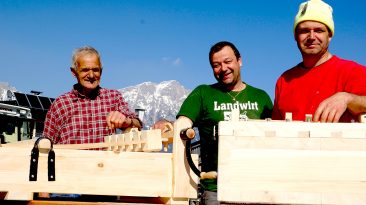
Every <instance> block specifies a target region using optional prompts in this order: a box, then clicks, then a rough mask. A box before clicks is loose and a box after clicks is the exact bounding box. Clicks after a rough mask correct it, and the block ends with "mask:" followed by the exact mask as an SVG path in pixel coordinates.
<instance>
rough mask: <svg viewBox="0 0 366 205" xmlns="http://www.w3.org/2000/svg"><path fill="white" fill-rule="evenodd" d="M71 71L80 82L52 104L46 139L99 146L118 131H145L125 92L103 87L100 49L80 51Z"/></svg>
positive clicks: (89, 48)
mask: <svg viewBox="0 0 366 205" xmlns="http://www.w3.org/2000/svg"><path fill="white" fill-rule="evenodd" d="M70 70H71V74H72V75H73V76H74V77H75V78H76V80H77V83H76V84H75V85H74V86H73V89H72V90H71V91H70V92H68V93H65V94H63V95H61V96H60V97H58V98H57V99H56V100H55V101H54V102H53V103H52V105H51V107H50V109H49V111H48V113H47V116H46V120H45V126H44V131H43V136H45V137H48V138H50V139H52V140H53V142H54V143H60V144H82V143H98V142H103V140H104V136H107V135H110V134H112V133H114V131H115V129H116V128H122V129H124V128H128V127H138V128H141V123H140V120H139V119H138V118H137V117H136V115H135V113H133V112H131V111H130V110H129V108H128V104H127V102H125V101H124V99H123V97H122V95H121V93H120V92H118V91H117V90H111V89H106V88H101V87H100V80H101V76H102V71H103V68H102V63H101V59H100V55H99V53H98V51H97V50H95V49H94V48H92V47H82V48H78V49H76V50H75V51H74V53H73V56H72V65H71V68H70Z"/></svg>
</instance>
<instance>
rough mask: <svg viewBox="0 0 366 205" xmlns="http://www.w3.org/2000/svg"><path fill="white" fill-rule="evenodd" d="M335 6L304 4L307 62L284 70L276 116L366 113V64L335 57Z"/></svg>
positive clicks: (301, 35) (313, 0) (298, 20)
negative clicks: (331, 44)
mask: <svg viewBox="0 0 366 205" xmlns="http://www.w3.org/2000/svg"><path fill="white" fill-rule="evenodd" d="M332 12H333V10H332V7H331V6H329V5H328V4H326V3H324V2H323V1H321V0H309V1H307V2H304V3H302V4H301V5H300V7H299V11H298V13H297V15H296V17H295V23H294V36H295V40H296V42H297V46H298V48H299V50H300V52H301V55H302V59H303V61H302V62H301V63H299V64H298V65H296V66H295V67H293V68H291V69H289V70H287V71H286V72H284V73H283V74H282V75H281V76H280V77H279V79H278V80H277V83H276V90H275V100H274V107H273V113H272V119H275V120H284V119H285V114H286V112H290V113H292V119H293V120H302V121H303V120H305V115H306V114H311V115H312V116H313V118H312V120H313V121H316V122H317V121H320V122H353V121H357V120H358V118H359V115H360V114H362V113H365V112H366V83H365V82H366V67H365V66H363V65H360V64H357V63H355V62H352V61H348V60H344V59H341V58H339V57H337V56H335V55H332V54H331V53H330V52H329V50H328V47H329V44H330V41H331V40H332V37H333V36H334V22H333V16H332Z"/></svg>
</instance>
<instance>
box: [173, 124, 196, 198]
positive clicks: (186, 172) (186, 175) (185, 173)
mask: <svg viewBox="0 0 366 205" xmlns="http://www.w3.org/2000/svg"><path fill="white" fill-rule="evenodd" d="M191 126H192V125H191V124H190V123H189V122H188V121H186V120H185V119H183V120H182V119H179V120H177V121H175V123H174V139H173V140H174V141H173V164H174V165H175V166H174V170H173V172H174V174H173V181H174V184H173V196H174V197H175V198H181V197H184V196H187V195H188V196H190V197H191V198H196V197H197V191H196V190H197V186H198V185H197V184H198V177H197V176H196V175H195V174H194V173H193V171H192V170H191V169H190V167H189V165H188V163H187V161H186V155H185V151H184V147H185V144H184V142H183V140H182V139H181V138H180V131H181V130H183V129H185V128H189V127H191ZM192 159H193V161H194V162H195V163H196V166H197V164H198V155H197V154H192ZM187 182H188V183H187Z"/></svg>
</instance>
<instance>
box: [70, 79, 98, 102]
mask: <svg viewBox="0 0 366 205" xmlns="http://www.w3.org/2000/svg"><path fill="white" fill-rule="evenodd" d="M100 89H101V87H100V86H99V85H98V87H96V88H95V89H94V90H93V91H92V92H91V93H90V94H89V95H84V94H82V93H81V90H82V86H81V85H80V84H79V83H76V84H75V85H74V86H73V89H72V91H71V92H72V93H73V94H74V95H75V96H76V97H78V98H89V99H92V100H93V99H95V98H97V97H98V96H99V95H100Z"/></svg>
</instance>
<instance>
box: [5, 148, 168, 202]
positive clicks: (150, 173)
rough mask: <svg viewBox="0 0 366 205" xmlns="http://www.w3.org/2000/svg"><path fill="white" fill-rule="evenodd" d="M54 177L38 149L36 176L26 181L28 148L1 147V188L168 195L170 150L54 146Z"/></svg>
mask: <svg viewBox="0 0 366 205" xmlns="http://www.w3.org/2000/svg"><path fill="white" fill-rule="evenodd" d="M55 153H56V181H54V182H49V181H47V155H46V154H42V153H40V157H39V163H38V180H37V182H29V181H28V175H29V161H30V149H27V148H15V147H14V148H13V147H12V148H11V147H8V148H1V149H0V155H1V156H2V157H1V158H0V167H1V169H0V179H1V182H0V191H9V192H12V191H16V192H23V193H27V192H29V193H32V192H50V193H83V194H94V195H117V196H118V195H121V196H123V195H126V196H147V197H149V196H150V197H171V195H172V186H173V184H172V178H173V176H172V173H173V170H172V167H173V166H172V154H171V153H143V152H131V153H130V152H121V153H115V152H112V151H90V150H67V149H59V150H57V149H56V150H55Z"/></svg>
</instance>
